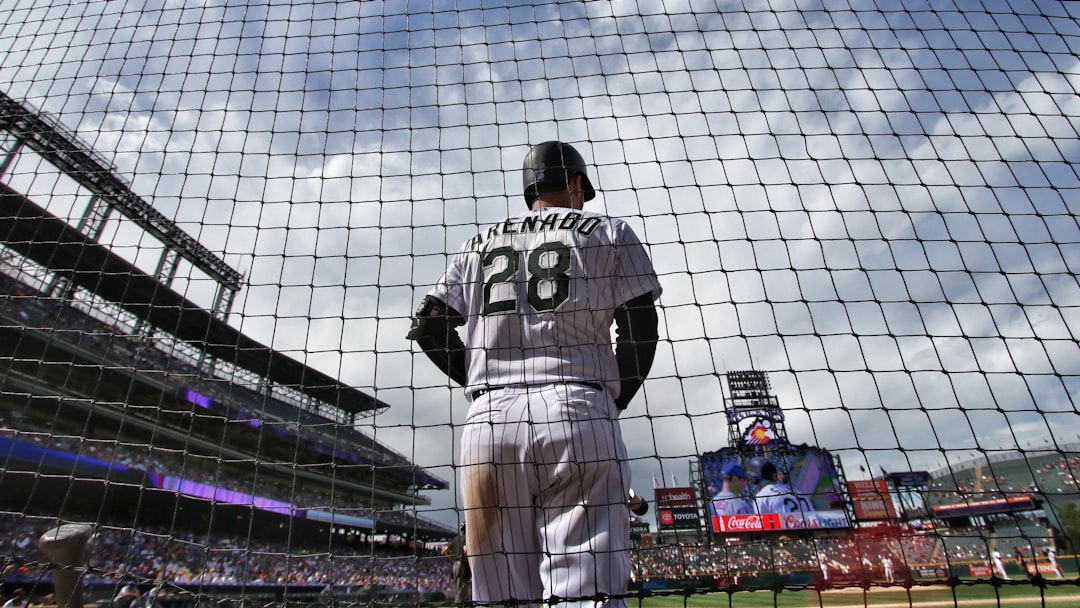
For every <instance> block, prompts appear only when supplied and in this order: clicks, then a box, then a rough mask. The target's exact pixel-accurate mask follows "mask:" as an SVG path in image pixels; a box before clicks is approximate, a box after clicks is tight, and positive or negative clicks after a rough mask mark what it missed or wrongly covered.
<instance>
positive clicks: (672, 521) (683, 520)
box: [656, 507, 701, 528]
mask: <svg viewBox="0 0 1080 608" xmlns="http://www.w3.org/2000/svg"><path fill="white" fill-rule="evenodd" d="M656 521H657V523H658V524H659V525H660V527H661V528H698V527H700V526H701V516H700V515H699V514H698V510H697V507H676V508H666V509H658V510H657V511H656Z"/></svg>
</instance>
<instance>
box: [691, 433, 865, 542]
mask: <svg viewBox="0 0 1080 608" xmlns="http://www.w3.org/2000/svg"><path fill="white" fill-rule="evenodd" d="M701 470H702V473H703V475H704V478H705V486H706V490H707V492H708V496H707V499H706V500H707V502H708V509H709V516H710V518H711V520H712V528H713V532H716V533H718V534H739V533H745V532H762V531H771V530H776V531H782V530H805V529H817V528H847V527H850V526H851V521H850V519H849V518H848V514H847V511H845V510H844V495H843V491H842V489H841V484H840V476H839V475H838V474H837V470H836V464H835V463H834V461H833V458H832V456H831V455H830V454H829V453H828V452H827V451H826V450H823V449H821V448H818V447H813V446H806V445H800V446H795V445H791V444H788V443H781V442H777V441H773V442H772V443H771V444H770V446H769V449H768V450H761V449H755V448H745V449H742V450H739V449H736V448H724V449H721V450H718V451H716V452H707V453H705V454H703V455H702V456H701ZM740 474H741V475H742V476H741V477H740ZM725 478H726V480H727V481H726V483H727V485H726V487H725Z"/></svg>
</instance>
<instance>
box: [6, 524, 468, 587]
mask: <svg viewBox="0 0 1080 608" xmlns="http://www.w3.org/2000/svg"><path fill="white" fill-rule="evenodd" d="M56 523H57V522H56V521H55V520H54V521H49V520H48V519H46V518H30V517H26V516H23V515H19V514H12V513H0V559H2V560H3V567H4V568H3V575H2V579H3V580H4V581H9V582H11V581H14V582H20V581H27V582H28V581H34V580H37V579H39V578H41V577H43V576H45V570H44V569H43V562H42V559H43V556H42V554H41V553H40V551H39V549H38V545H37V539H39V538H40V537H41V535H42V534H43V533H45V532H46V531H47V530H49V529H50V528H52V527H55V525H56ZM87 565H88V568H89V570H88V574H87V578H86V583H87V584H88V585H92V584H95V583H109V584H116V583H121V582H134V583H137V584H138V583H143V584H145V583H154V582H164V583H167V584H169V585H241V584H242V585H314V586H319V587H323V586H326V585H330V584H333V585H347V586H368V585H374V586H382V587H386V588H391V589H395V590H399V591H418V592H421V593H430V592H436V593H437V592H443V593H446V592H449V590H450V589H451V586H450V566H451V561H450V560H449V559H448V558H447V557H446V556H444V555H443V554H442V552H441V550H439V549H437V548H435V549H425V548H424V547H422V546H419V545H417V544H415V543H407V542H404V541H398V542H393V541H381V542H372V541H370V540H367V541H360V542H355V541H354V542H349V543H338V544H331V543H330V542H328V541H327V540H325V539H324V540H323V541H322V542H321V543H320V542H319V541H317V540H315V539H304V538H297V539H294V540H290V542H289V543H288V544H287V545H284V546H283V545H282V544H280V543H270V542H265V541H260V540H257V539H255V538H252V537H234V538H228V537H216V538H207V537H205V536H204V537H196V536H195V535H193V534H190V533H187V532H184V531H181V530H170V529H163V528H161V529H152V528H148V529H140V530H133V529H131V528H123V527H115V526H109V525H107V524H106V525H101V526H98V527H97V528H96V532H95V533H94V535H93V536H92V537H91V540H90V543H89V547H88V551H87Z"/></svg>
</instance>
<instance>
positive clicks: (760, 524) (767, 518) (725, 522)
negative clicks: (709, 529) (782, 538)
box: [712, 510, 850, 534]
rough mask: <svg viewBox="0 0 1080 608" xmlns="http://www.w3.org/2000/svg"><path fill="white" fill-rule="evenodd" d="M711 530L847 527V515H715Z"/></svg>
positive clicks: (826, 513)
mask: <svg viewBox="0 0 1080 608" xmlns="http://www.w3.org/2000/svg"><path fill="white" fill-rule="evenodd" d="M712 524H713V532H717V533H720V532H723V533H726V534H739V533H741V532H765V531H769V530H817V529H821V528H847V527H848V526H849V525H850V523H849V522H848V518H847V515H846V514H845V513H844V512H843V511H840V510H830V511H814V512H809V513H798V512H796V513H752V514H750V515H715V516H713V518H712Z"/></svg>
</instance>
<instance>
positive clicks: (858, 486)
mask: <svg viewBox="0 0 1080 608" xmlns="http://www.w3.org/2000/svg"><path fill="white" fill-rule="evenodd" d="M847 485H848V493H849V494H850V495H851V506H852V507H853V508H854V509H855V519H858V520H860V521H876V520H888V519H896V507H894V506H893V502H892V499H891V498H890V497H889V489H888V486H886V485H885V480H884V479H865V480H858V481H849V482H848V484H847Z"/></svg>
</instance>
